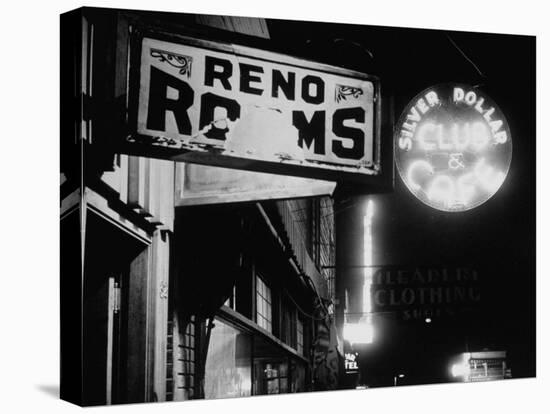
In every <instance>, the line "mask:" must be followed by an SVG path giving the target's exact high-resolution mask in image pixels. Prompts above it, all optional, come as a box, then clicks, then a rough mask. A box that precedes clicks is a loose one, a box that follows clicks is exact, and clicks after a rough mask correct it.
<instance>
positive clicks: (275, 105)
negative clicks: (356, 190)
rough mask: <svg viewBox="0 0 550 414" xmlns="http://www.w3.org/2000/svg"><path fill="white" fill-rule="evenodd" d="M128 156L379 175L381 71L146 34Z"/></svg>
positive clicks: (137, 54) (139, 49) (338, 175)
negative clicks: (378, 74)
mask: <svg viewBox="0 0 550 414" xmlns="http://www.w3.org/2000/svg"><path fill="white" fill-rule="evenodd" d="M129 85H130V91H129V92H130V93H129V95H130V127H131V129H132V133H131V134H130V136H129V137H128V139H127V147H129V148H130V150H129V151H130V152H132V153H136V154H140V155H144V156H153V157H160V158H167V159H171V160H176V161H186V162H195V163H200V164H207V165H215V166H222V167H230V168H240V169H245V170H253V171H260V172H269V173H281V174H289V175H297V176H303V177H311V178H318V179H326V180H335V181H336V180H342V179H355V180H357V179H359V181H360V180H361V179H364V177H367V176H377V175H378V174H379V173H380V142H379V135H380V134H379V126H380V122H379V119H380V118H379V117H380V109H379V104H380V99H379V83H378V80H377V79H376V78H375V77H372V76H369V75H365V74H362V73H359V72H354V71H350V70H345V69H341V68H337V67H333V66H329V65H324V64H319V63H313V62H310V61H306V60H302V59H297V58H292V57H289V56H284V55H280V54H275V53H271V52H266V51H263V50H258V49H252V48H249V47H242V46H236V45H232V44H225V43H217V42H210V41H204V40H197V39H192V38H184V37H178V38H177V39H174V38H163V40H160V39H158V38H153V36H152V37H147V36H140V37H139V38H138V39H137V41H135V42H134V45H133V47H132V57H131V68H130V82H129Z"/></svg>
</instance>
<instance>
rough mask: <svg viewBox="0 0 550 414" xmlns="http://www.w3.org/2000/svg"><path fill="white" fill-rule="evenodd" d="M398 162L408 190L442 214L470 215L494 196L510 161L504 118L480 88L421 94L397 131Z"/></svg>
mask: <svg viewBox="0 0 550 414" xmlns="http://www.w3.org/2000/svg"><path fill="white" fill-rule="evenodd" d="M394 145H395V162H396V165H397V169H398V171H399V175H400V176H401V179H402V180H403V182H404V183H405V185H406V186H407V188H408V189H409V190H410V191H411V192H412V193H413V194H414V195H415V196H416V197H417V198H418V199H419V200H420V201H422V202H423V203H425V204H427V205H428V206H430V207H433V208H435V209H438V210H442V211H451V212H458V211H466V210H470V209H472V208H474V207H477V206H479V205H481V204H483V203H484V202H486V201H487V200H488V199H489V198H491V197H492V196H493V195H494V194H495V193H496V192H497V191H498V189H499V188H500V186H501V185H502V183H503V182H504V179H505V178H506V175H507V174H508V169H509V168H510V162H511V160H512V136H511V134H510V128H509V127H508V122H506V118H505V117H504V114H503V113H502V112H501V111H500V109H499V108H498V106H497V105H496V104H495V103H494V102H493V101H492V100H491V99H490V98H489V97H488V96H487V95H485V94H484V93H483V92H481V91H480V90H479V89H476V88H473V87H470V86H467V85H461V84H442V85H436V86H433V87H431V88H428V89H426V90H424V91H423V92H421V93H420V94H418V95H417V96H416V97H415V98H414V99H413V100H412V101H411V102H410V103H409V104H408V105H407V107H406V108H405V110H404V111H403V114H402V115H401V117H400V119H399V122H398V123H397V128H396V130H395V142H394Z"/></svg>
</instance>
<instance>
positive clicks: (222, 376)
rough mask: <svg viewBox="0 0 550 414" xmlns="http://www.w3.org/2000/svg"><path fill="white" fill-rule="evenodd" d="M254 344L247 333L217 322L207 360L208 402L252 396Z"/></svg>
mask: <svg viewBox="0 0 550 414" xmlns="http://www.w3.org/2000/svg"><path fill="white" fill-rule="evenodd" d="M251 340H252V338H251V336H250V335H249V334H248V333H244V332H241V331H240V330H238V329H236V328H234V327H233V326H231V325H229V324H227V323H224V322H222V321H221V320H219V319H216V321H215V327H214V328H213V329H212V333H211V336H210V343H209V346H208V355H207V358H206V370H205V380H204V394H205V398H206V399H209V398H230V397H246V396H249V395H251V390H252V378H251V375H252V367H251V358H250V355H251Z"/></svg>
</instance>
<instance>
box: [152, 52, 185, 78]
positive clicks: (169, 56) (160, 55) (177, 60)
mask: <svg viewBox="0 0 550 414" xmlns="http://www.w3.org/2000/svg"><path fill="white" fill-rule="evenodd" d="M151 56H152V57H154V58H157V59H158V60H159V61H161V62H166V63H168V64H169V65H170V66H173V67H175V68H178V69H179V73H180V75H187V77H188V78H189V77H190V76H191V64H192V63H193V58H192V57H191V56H184V55H178V54H177V53H172V52H167V51H165V50H160V49H151Z"/></svg>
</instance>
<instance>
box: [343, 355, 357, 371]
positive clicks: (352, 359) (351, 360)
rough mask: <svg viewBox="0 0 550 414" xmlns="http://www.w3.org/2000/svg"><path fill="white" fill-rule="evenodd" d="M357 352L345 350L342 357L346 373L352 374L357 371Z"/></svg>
mask: <svg viewBox="0 0 550 414" xmlns="http://www.w3.org/2000/svg"><path fill="white" fill-rule="evenodd" d="M358 356H359V354H358V353H357V352H346V353H345V355H344V357H345V359H344V368H345V370H346V374H353V373H356V372H359V365H358V363H357V357H358Z"/></svg>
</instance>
